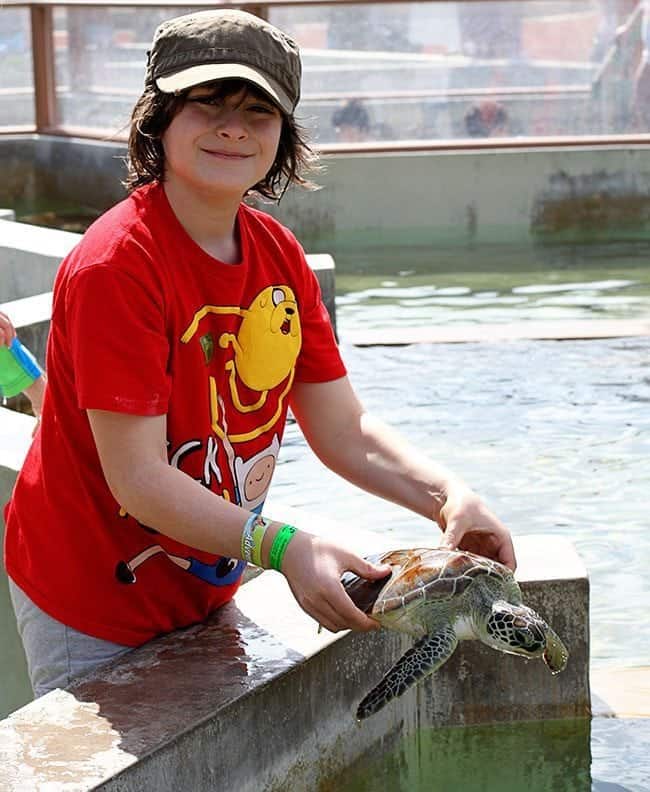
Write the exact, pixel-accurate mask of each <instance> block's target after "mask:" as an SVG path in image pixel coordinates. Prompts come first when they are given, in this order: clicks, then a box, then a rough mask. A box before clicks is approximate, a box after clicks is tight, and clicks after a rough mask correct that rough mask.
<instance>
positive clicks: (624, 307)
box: [335, 242, 650, 337]
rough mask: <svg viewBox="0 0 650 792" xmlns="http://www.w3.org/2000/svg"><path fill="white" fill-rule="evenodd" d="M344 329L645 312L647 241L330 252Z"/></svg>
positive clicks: (648, 301)
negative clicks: (334, 259)
mask: <svg viewBox="0 0 650 792" xmlns="http://www.w3.org/2000/svg"><path fill="white" fill-rule="evenodd" d="M335 258H336V289H337V322H338V328H339V333H340V334H341V335H342V337H344V336H345V332H346V331H350V332H354V331H355V330H360V329H369V328H391V327H395V328H397V327H413V326H422V325H429V324H445V325H449V324H453V323H458V322H471V323H479V324H488V323H494V322H527V321H531V320H536V321H540V320H543V321H553V320H563V321H571V320H582V319H633V318H637V319H638V318H645V317H647V316H650V264H649V262H650V243H648V242H616V243H614V242H613V243H610V244H599V245H596V244H594V245H579V246H578V245H538V246H531V247H526V248H523V247H518V246H499V245H484V246H481V247H480V248H463V249H461V248H457V249H454V250H436V249H432V248H426V249H424V248H409V249H408V251H405V250H402V249H396V248H393V249H385V250H373V251H372V253H368V252H366V253H364V254H350V253H340V254H339V255H337V256H336V257H335Z"/></svg>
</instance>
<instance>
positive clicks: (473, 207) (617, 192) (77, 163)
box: [0, 136, 650, 256]
mask: <svg viewBox="0 0 650 792" xmlns="http://www.w3.org/2000/svg"><path fill="white" fill-rule="evenodd" d="M124 153H125V148H124V146H123V145H122V144H115V143H99V142H89V141H80V140H68V139H62V138H51V137H40V138H39V137H36V136H23V137H7V138H0V160H1V161H2V163H3V180H2V183H0V206H8V207H11V208H15V209H16V211H17V214H18V215H19V216H21V215H25V214H31V213H33V212H38V211H46V210H56V211H63V212H65V211H68V212H74V211H78V210H79V209H82V210H84V211H86V212H87V213H88V214H89V215H91V216H92V214H93V213H95V214H96V213H98V212H101V211H103V210H104V209H106V208H108V206H110V205H112V204H113V203H115V202H116V201H118V200H119V199H120V198H121V197H122V196H123V195H124V191H123V188H122V187H121V184H120V182H121V180H122V179H123V178H124V175H125V170H124V163H123V157H124ZM323 161H324V164H325V166H326V169H325V171H324V172H323V173H321V174H319V175H318V176H317V181H318V183H319V184H320V185H322V189H320V190H319V191H317V192H311V193H309V192H305V191H302V190H293V191H290V192H289V193H288V194H287V195H286V196H285V198H284V199H283V201H282V204H281V206H280V207H276V206H272V205H267V204H265V205H264V206H263V208H265V209H266V210H268V211H270V212H271V213H272V214H274V215H275V216H277V217H278V218H279V219H280V220H281V221H283V222H285V223H286V224H287V225H289V226H290V227H291V228H292V229H293V230H294V232H295V233H296V234H297V235H298V237H299V238H300V239H301V241H302V242H303V244H304V245H305V247H306V248H307V249H308V250H309V251H310V252H314V253H316V252H329V253H332V254H334V255H335V256H336V255H337V254H339V253H342V252H343V253H344V252H348V251H355V250H370V251H371V250H372V249H376V248H382V249H385V248H386V247H387V246H389V247H400V246H403V245H418V246H429V245H431V246H437V247H447V246H449V247H459V246H460V247H467V248H468V249H473V248H474V247H475V246H477V245H485V244H503V243H516V244H522V245H533V246H537V245H547V244H553V243H555V242H572V241H575V242H589V241H601V240H603V239H607V240H612V239H635V238H643V237H645V235H646V234H647V233H648V231H649V230H650V147H647V146H634V147H625V146H611V147H599V148H595V149H589V148H587V147H584V148H557V149H555V148H554V149H550V148H540V149H516V150H515V149H512V150H500V151H471V150H470V151H463V152H425V153H393V154H348V155H336V156H327V157H325V158H324V160H323Z"/></svg>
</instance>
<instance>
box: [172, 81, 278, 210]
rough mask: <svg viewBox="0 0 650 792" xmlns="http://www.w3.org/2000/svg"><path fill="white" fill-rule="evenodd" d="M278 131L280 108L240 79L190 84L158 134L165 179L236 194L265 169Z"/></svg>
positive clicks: (274, 149)
mask: <svg viewBox="0 0 650 792" xmlns="http://www.w3.org/2000/svg"><path fill="white" fill-rule="evenodd" d="M281 131H282V113H281V111H280V110H279V109H278V108H277V107H276V105H275V104H274V103H273V102H272V101H271V100H270V99H266V98H264V97H263V95H262V94H261V93H257V92H255V91H254V90H253V89H252V88H248V87H247V86H246V85H245V84H242V87H241V89H240V90H239V91H238V92H237V93H232V94H230V95H224V92H220V91H219V86H218V84H216V85H215V84H212V85H205V86H197V87H196V88H192V89H191V90H190V92H189V94H188V97H187V99H186V101H185V104H184V105H183V108H182V109H181V110H180V111H179V112H178V113H177V114H176V115H175V116H174V118H173V119H172V121H171V123H170V125H169V126H168V127H167V129H166V131H165V132H164V134H163V136H162V143H163V148H164V151H165V181H167V182H173V181H180V182H181V183H182V184H183V186H184V187H185V188H189V189H191V190H192V189H194V190H196V191H198V192H200V193H206V192H207V193H212V194H223V195H224V196H226V195H228V196H233V197H234V196H236V197H237V199H238V200H239V199H240V198H241V197H242V196H243V195H244V194H245V193H246V191H247V190H248V189H249V188H250V187H252V186H253V185H254V184H257V183H258V182H259V181H261V180H262V179H264V177H265V176H266V174H267V173H268V172H269V170H270V168H271V166H272V165H273V162H274V160H275V156H276V154H277V150H278V144H279V142H280V133H281Z"/></svg>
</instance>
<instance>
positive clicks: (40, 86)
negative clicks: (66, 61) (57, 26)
mask: <svg viewBox="0 0 650 792" xmlns="http://www.w3.org/2000/svg"><path fill="white" fill-rule="evenodd" d="M30 12H31V27H32V65H33V69H34V100H35V112H36V131H37V132H40V133H43V132H46V131H48V130H50V129H52V128H53V127H55V126H57V112H56V78H55V62H54V38H53V36H52V30H53V24H52V7H51V6H40V5H33V6H31V7H30Z"/></svg>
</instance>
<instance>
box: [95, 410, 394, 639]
mask: <svg viewBox="0 0 650 792" xmlns="http://www.w3.org/2000/svg"><path fill="white" fill-rule="evenodd" d="M88 418H89V420H90V426H91V428H92V432H93V436H94V438H95V444H96V446H97V451H98V454H99V459H100V462H101V465H102V470H103V472H104V476H105V478H106V482H107V484H108V487H109V489H110V490H111V493H112V494H113V497H114V498H115V499H116V500H117V502H118V503H119V504H120V506H122V507H123V508H124V509H125V510H126V511H127V512H128V513H129V514H131V515H132V516H133V517H135V518H136V519H137V520H139V521H140V522H141V523H143V524H144V525H148V526H150V527H151V528H154V529H155V530H157V531H159V532H160V533H163V534H165V535H166V536H169V537H171V538H172V539H175V540H177V541H178V542H182V543H183V544H186V545H189V546H191V547H195V548H197V549H199V550H205V551H206V552H209V553H214V554H216V555H223V556H227V557H231V558H241V557H242V550H241V537H242V531H243V528H244V524H245V523H246V521H247V519H248V518H249V517H250V516H251V513H250V512H248V511H246V510H245V509H242V508H240V507H239V506H237V505H236V504H234V503H230V502H229V501H227V500H225V499H224V498H222V497H220V496H219V495H216V494H215V493H213V492H211V491H210V490H208V489H206V487H204V486H203V485H201V484H200V483H199V482H198V481H195V480H194V479H192V478H191V477H190V476H188V475H187V474H185V473H184V472H183V471H181V470H178V469H177V468H174V467H171V466H170V465H169V463H168V460H167V449H166V437H167V432H166V426H167V421H166V416H164V415H161V416H153V417H144V416H137V415H127V414H122V413H115V412H109V411H105V410H88ZM282 525H283V523H277V522H274V523H271V525H270V527H269V528H268V530H267V532H266V534H265V536H264V541H263V544H262V565H263V566H264V567H267V568H268V566H269V555H270V549H271V545H272V544H273V539H274V538H275V535H276V534H277V533H278V531H279V530H280V529H281V527H282ZM346 570H352V571H354V572H356V573H357V574H359V575H361V576H363V577H370V578H379V577H382V576H384V575H385V574H386V572H387V569H386V568H385V567H378V566H375V565H372V564H369V563H368V562H366V561H364V560H363V559H361V558H359V557H358V556H356V555H355V554H353V553H350V552H349V551H348V550H345V549H344V548H340V547H338V546H336V545H333V544H331V543H330V542H325V541H324V540H322V539H320V538H319V537H316V536H313V535H312V534H309V533H306V532H304V531H297V532H296V534H295V535H294V537H293V539H292V540H291V542H290V543H289V545H288V548H287V550H286V553H285V555H284V558H283V561H282V573H283V574H284V575H285V577H286V578H287V580H288V582H289V585H290V586H291V589H292V591H293V593H294V596H295V597H296V599H297V600H298V602H299V604H300V605H301V606H302V608H303V609H304V610H305V611H306V612H307V613H309V615H310V616H312V617H313V618H314V619H316V620H317V621H318V622H319V623H320V624H322V625H323V626H324V627H327V628H328V629H330V630H332V631H336V630H339V629H347V628H351V629H356V630H369V629H375V628H376V627H377V622H375V621H374V620H372V619H370V618H369V617H367V616H366V615H365V614H364V613H362V612H361V611H360V610H358V609H357V608H356V607H355V606H354V605H353V603H352V601H351V600H350V599H349V597H348V596H347V594H346V593H345V591H344V589H343V587H342V585H341V583H340V576H341V574H342V572H344V571H346Z"/></svg>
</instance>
